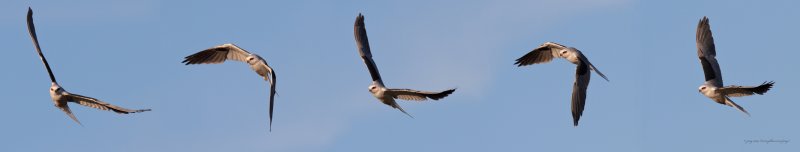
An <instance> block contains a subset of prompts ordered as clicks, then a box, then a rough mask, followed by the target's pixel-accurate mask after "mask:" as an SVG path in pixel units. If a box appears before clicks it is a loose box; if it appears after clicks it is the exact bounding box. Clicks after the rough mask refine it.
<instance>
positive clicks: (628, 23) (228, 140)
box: [0, 0, 800, 152]
mask: <svg viewBox="0 0 800 152" xmlns="http://www.w3.org/2000/svg"><path fill="white" fill-rule="evenodd" d="M798 6H800V2H798V1H790V0H786V1H746V0H733V1H722V0H719V1H662V2H652V1H647V2H645V1H637V0H552V1H542V0H533V1H531V0H508V1H455V0H428V1H417V0H409V1H366V0H343V1H326V0H319V1H256V0H253V1H239V0H232V1H157V0H139V1H122V0H77V1H3V2H0V21H1V22H0V37H2V40H4V41H5V43H3V44H4V46H5V47H4V49H3V50H4V51H3V52H4V55H3V56H4V57H5V58H4V59H3V60H0V69H2V71H4V72H3V73H2V74H0V92H1V93H2V95H3V96H4V99H5V100H4V101H5V102H4V104H3V106H4V107H5V108H4V109H3V110H0V120H2V121H3V122H4V123H3V125H0V151H9V152H10V151H80V152H95V151H120V152H128V151H131V152H133V151H136V152H140V151H196V152H205V151H209V152H215V151H237V152H238V151H281V152H284V151H286V152H317V151H325V152H327V151H348V152H349V151H365V152H366V151H381V152H408V151H476V152H479V151H581V152H586V151H620V152H628V151H630V152H635V151H663V152H672V151H727V152H733V151H797V150H798V149H800V146H798V142H800V132H798V131H797V128H800V122H798V121H797V116H798V115H799V114H797V113H796V112H795V111H797V110H796V108H797V107H800V101H798V100H796V99H794V98H795V97H793V95H794V93H797V92H800V89H797V87H794V86H798V85H800V80H797V78H800V72H798V64H797V63H795V62H794V61H795V60H796V58H797V56H799V55H800V53H798V52H800V51H797V49H795V48H796V47H793V46H791V45H793V44H797V41H798V38H797V35H800V29H798V28H797V27H800V20H798V19H797V18H798V17H799V16H800V9H797V7H798ZM28 7H32V8H33V10H34V21H35V23H36V27H37V32H38V36H39V40H40V43H41V45H42V49H43V52H44V54H45V56H46V57H47V59H48V61H49V62H50V64H51V66H52V68H53V70H54V74H55V75H56V77H57V78H58V80H59V83H60V84H61V85H62V86H63V87H64V88H65V89H67V90H68V91H70V92H73V93H77V94H82V95H87V96H91V97H95V98H98V99H101V100H104V101H107V102H109V103H112V104H116V105H119V106H123V107H126V108H132V109H137V108H151V109H153V111H150V112H145V113H138V114H131V115H118V114H114V113H113V112H108V111H100V110H95V109H91V108H87V107H82V106H77V105H73V106H71V107H72V110H73V112H74V113H75V115H76V116H77V117H78V118H79V119H80V120H81V122H82V123H83V124H84V125H85V126H83V127H81V126H79V125H78V124H76V123H74V122H72V120H70V119H69V118H68V117H67V116H66V115H64V114H63V112H61V111H60V110H58V109H57V108H55V107H54V106H53V103H52V101H51V100H50V97H49V95H48V91H47V90H48V88H49V86H50V82H49V79H48V78H47V72H46V70H45V69H44V67H43V65H42V63H41V61H40V60H39V58H38V56H37V55H36V53H35V50H34V48H33V45H32V43H31V39H30V37H29V36H28V33H27V29H26V27H25V13H26V11H27V8H28ZM358 13H363V14H364V15H365V16H366V27H367V31H368V33H369V38H370V43H371V44H370V45H371V47H372V53H373V55H374V59H375V61H376V63H377V65H378V67H379V68H380V71H381V74H382V76H383V78H384V82H386V83H387V85H388V86H389V87H398V88H414V89H420V90H430V91H440V90H444V89H448V88H458V90H457V91H456V92H455V93H453V94H452V95H450V96H449V97H447V98H444V99H443V100H439V101H429V102H413V101H400V105H401V106H403V107H404V108H405V109H406V110H407V111H408V112H409V113H410V114H412V115H414V116H415V118H414V119H411V118H408V117H407V116H405V115H404V114H402V113H401V112H399V111H397V110H395V109H391V108H390V107H388V106H386V105H383V104H381V103H380V102H379V101H378V100H377V99H375V98H374V97H372V95H370V94H369V92H368V91H367V86H368V85H369V84H370V77H369V73H368V71H367V69H366V67H365V66H364V64H363V62H362V61H361V59H360V58H359V56H358V52H357V50H356V46H355V42H354V40H353V21H354V20H355V17H356V15H357V14H358ZM703 16H708V17H709V18H710V23H711V29H712V31H713V32H714V39H715V42H716V47H717V54H718V56H717V58H718V60H719V62H720V66H721V67H722V72H723V77H724V79H725V81H726V82H725V83H726V85H729V84H738V85H758V84H761V83H762V82H764V81H770V80H771V81H775V82H776V84H775V87H774V88H773V89H772V90H770V91H769V92H768V93H767V94H766V95H763V96H750V97H744V98H734V99H733V100H734V101H736V102H737V103H739V104H740V105H741V106H743V107H744V108H746V109H747V110H748V111H749V112H750V113H751V114H752V116H751V117H747V116H746V115H744V114H743V113H741V112H739V111H737V110H736V109H734V108H731V107H727V106H723V105H720V104H717V103H714V102H713V101H711V100H709V99H708V98H706V97H704V96H702V95H701V94H699V93H698V92H697V87H698V86H700V85H701V84H702V83H703V73H702V69H701V66H700V63H699V61H698V59H697V57H696V47H695V39H694V38H695V28H696V26H697V22H698V21H699V19H700V18H702V17H703ZM546 41H553V42H558V43H561V44H564V45H569V46H573V47H577V48H578V49H580V50H581V51H582V52H583V53H584V54H585V55H586V56H588V57H589V59H590V60H591V61H592V63H593V64H595V66H597V68H598V69H600V70H601V71H602V72H603V73H605V74H606V75H607V76H608V77H609V79H610V80H611V81H610V82H606V81H604V80H602V79H601V78H600V77H599V76H597V75H593V76H592V77H593V78H594V79H593V81H591V83H590V86H589V89H588V99H587V104H586V110H585V111H584V115H583V117H582V118H581V121H580V126H579V127H573V126H572V118H571V114H570V110H569V106H570V105H569V103H570V94H571V93H570V92H571V90H572V83H573V81H574V73H575V66H574V65H572V64H569V63H568V62H566V61H564V60H556V61H554V62H552V63H550V64H541V65H533V66H527V67H516V66H514V65H513V63H514V59H516V58H518V57H520V56H522V55H524V54H525V53H527V52H528V51H530V50H531V49H533V48H535V47H537V46H538V45H539V44H541V43H543V42H546ZM223 43H235V44H237V45H238V46H240V47H242V48H244V49H247V50H248V51H250V52H253V53H258V54H260V55H261V56H262V57H264V58H265V59H266V60H267V62H268V63H269V64H270V65H271V66H272V67H273V68H274V69H275V70H276V72H277V74H278V90H277V91H278V93H279V95H278V96H277V98H276V108H275V119H274V122H273V123H274V124H273V131H272V132H268V128H267V123H268V116H267V111H268V89H269V88H268V83H267V82H265V81H263V79H262V78H260V77H258V76H257V75H256V74H255V73H254V72H252V71H251V70H250V69H249V68H248V67H247V66H246V64H244V63H239V62H228V63H225V64H216V65H191V66H185V65H183V64H181V63H180V62H181V61H182V60H183V57H184V56H187V55H190V54H192V53H195V52H197V51H200V50H203V49H206V48H209V47H212V46H214V45H219V44H223ZM760 139H766V140H769V139H780V140H790V141H789V142H788V143H769V144H767V143H751V144H747V143H745V141H746V140H760ZM795 140H797V141H795Z"/></svg>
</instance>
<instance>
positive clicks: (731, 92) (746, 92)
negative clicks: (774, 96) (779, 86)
mask: <svg viewBox="0 0 800 152" xmlns="http://www.w3.org/2000/svg"><path fill="white" fill-rule="evenodd" d="M773 84H775V82H772V81H770V82H764V83H762V84H761V85H759V86H757V87H752V86H736V85H732V86H725V87H722V88H719V91H720V92H722V94H723V95H725V96H728V97H743V96H750V95H753V94H759V95H762V94H764V93H767V91H769V89H770V88H772V85H773Z"/></svg>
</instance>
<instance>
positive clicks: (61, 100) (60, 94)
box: [28, 7, 150, 125]
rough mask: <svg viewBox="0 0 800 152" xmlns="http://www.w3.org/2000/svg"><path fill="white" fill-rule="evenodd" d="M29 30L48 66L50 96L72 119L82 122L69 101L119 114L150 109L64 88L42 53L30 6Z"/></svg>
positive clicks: (46, 66) (34, 43)
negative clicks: (117, 103) (72, 91)
mask: <svg viewBox="0 0 800 152" xmlns="http://www.w3.org/2000/svg"><path fill="white" fill-rule="evenodd" d="M28 32H29V33H30V35H31V39H33V45H34V47H36V52H37V53H39V58H40V59H42V63H44V67H45V68H47V73H48V74H49V75H50V82H51V86H50V98H51V99H53V103H55V106H56V107H58V108H59V109H61V111H64V113H66V114H67V116H69V117H70V118H72V120H74V121H75V122H77V123H78V124H79V125H83V124H81V122H80V121H78V118H76V117H75V115H73V114H72V111H71V110H70V109H69V106H68V105H67V102H74V103H77V104H80V105H83V106H87V107H92V108H97V109H100V110H110V111H114V112H116V113H119V114H129V113H137V112H145V111H150V109H140V110H131V109H126V108H122V107H119V106H115V105H112V104H109V103H106V102H103V101H100V100H98V99H95V98H92V97H87V96H82V95H78V94H73V93H70V92H67V90H64V88H62V87H61V86H60V85H58V83H57V82H56V77H55V76H54V75H53V71H52V70H51V69H50V65H49V64H48V63H47V59H45V58H44V54H42V49H41V48H40V47H39V39H38V38H37V37H36V28H34V25H33V10H32V9H31V8H30V7H28Z"/></svg>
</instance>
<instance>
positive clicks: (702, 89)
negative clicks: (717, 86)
mask: <svg viewBox="0 0 800 152" xmlns="http://www.w3.org/2000/svg"><path fill="white" fill-rule="evenodd" d="M713 89H714V87H713V86H711V85H708V84H703V85H700V87H698V88H697V91H698V92H700V93H705V92H708V91H709V90H713Z"/></svg>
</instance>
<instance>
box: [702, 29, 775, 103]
mask: <svg viewBox="0 0 800 152" xmlns="http://www.w3.org/2000/svg"><path fill="white" fill-rule="evenodd" d="M696 38H697V57H698V58H700V64H701V65H702V66H703V73H704V74H705V78H706V82H705V83H703V85H700V88H698V91H699V92H700V93H701V94H703V95H704V96H706V97H708V98H711V100H714V102H717V103H719V104H724V105H728V106H731V107H735V108H736V109H739V111H742V112H744V113H745V114H747V115H748V116H749V115H750V113H748V112H747V110H744V108H742V107H741V106H739V105H737V104H736V103H735V102H733V101H732V100H731V99H730V98H728V97H743V96H750V95H753V94H759V95H762V94H764V93H767V91H769V89H770V88H772V85H773V84H775V82H772V81H769V82H764V83H762V84H761V85H759V86H756V87H752V86H736V85H731V86H724V87H723V84H722V72H720V68H719V63H718V62H717V58H716V56H717V51H716V50H715V49H714V37H712V36H711V26H710V25H709V24H708V17H705V16H704V17H703V19H700V23H697V36H696Z"/></svg>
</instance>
